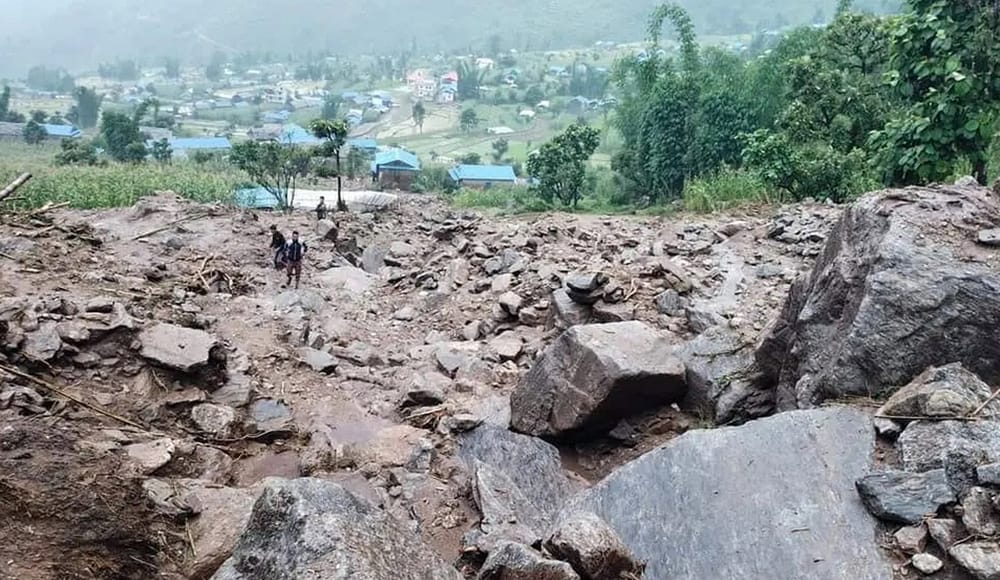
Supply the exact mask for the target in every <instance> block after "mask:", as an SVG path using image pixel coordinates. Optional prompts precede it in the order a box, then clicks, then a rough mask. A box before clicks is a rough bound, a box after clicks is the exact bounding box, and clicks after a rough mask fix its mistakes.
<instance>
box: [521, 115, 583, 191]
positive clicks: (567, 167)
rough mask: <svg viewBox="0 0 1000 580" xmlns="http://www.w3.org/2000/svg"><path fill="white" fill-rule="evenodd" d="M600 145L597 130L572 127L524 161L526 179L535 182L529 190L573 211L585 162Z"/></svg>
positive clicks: (581, 186) (581, 185) (581, 183)
mask: <svg viewBox="0 0 1000 580" xmlns="http://www.w3.org/2000/svg"><path fill="white" fill-rule="evenodd" d="M600 141H601V133H600V131H598V130H597V129H594V128H593V127H583V126H580V125H575V124H574V125H570V126H569V127H568V128H567V129H566V130H565V131H564V132H563V133H562V134H560V135H557V136H556V137H554V138H553V139H552V140H551V141H549V142H548V143H545V144H544V145H542V146H541V148H539V150H538V151H537V152H536V153H534V154H532V155H531V156H530V157H528V167H527V169H528V175H530V176H531V177H533V178H535V179H536V180H538V183H537V185H535V186H533V188H534V189H535V190H536V191H537V193H538V194H539V196H540V197H541V198H542V199H544V200H546V201H548V202H552V201H553V200H557V199H558V200H560V201H561V202H562V203H564V204H566V205H570V204H572V205H573V207H574V208H576V207H577V204H578V203H579V201H580V197H581V195H582V191H581V190H582V189H583V185H584V178H585V177H586V162H587V160H588V159H590V156H591V155H593V154H594V151H596V150H597V146H598V145H599V144H600Z"/></svg>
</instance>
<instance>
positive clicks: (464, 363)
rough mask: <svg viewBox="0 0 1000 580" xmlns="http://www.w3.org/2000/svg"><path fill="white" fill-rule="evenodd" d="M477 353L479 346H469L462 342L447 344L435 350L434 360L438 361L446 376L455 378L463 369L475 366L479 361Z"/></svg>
mask: <svg viewBox="0 0 1000 580" xmlns="http://www.w3.org/2000/svg"><path fill="white" fill-rule="evenodd" d="M476 351H478V345H475V344H473V345H471V347H470V345H468V344H467V343H461V342H445V343H442V344H440V345H438V346H437V348H435V350H434V358H435V360H437V364H438V368H440V369H441V370H442V371H443V372H444V373H445V374H446V375H448V376H449V377H451V378H455V376H456V375H457V374H458V372H459V371H460V370H462V369H468V368H470V367H472V366H474V364H475V361H476V360H477V357H476V354H475V353H476Z"/></svg>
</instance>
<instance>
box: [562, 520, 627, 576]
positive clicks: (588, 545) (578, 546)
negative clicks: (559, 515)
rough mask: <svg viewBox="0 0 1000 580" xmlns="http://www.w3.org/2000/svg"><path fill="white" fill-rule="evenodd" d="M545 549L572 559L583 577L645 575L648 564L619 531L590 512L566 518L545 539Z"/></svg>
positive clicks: (567, 560)
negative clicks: (637, 554) (624, 539)
mask: <svg viewBox="0 0 1000 580" xmlns="http://www.w3.org/2000/svg"><path fill="white" fill-rule="evenodd" d="M545 549H546V550H548V552H549V553H551V554H552V555H553V556H555V557H556V558H558V559H560V560H563V561H566V562H569V564H570V565H571V566H573V569H574V570H575V571H576V572H578V573H579V574H580V576H581V577H582V578H586V579H597V578H608V579H624V578H641V577H642V574H643V569H644V566H643V565H642V564H640V563H639V562H637V561H636V560H635V557H634V556H633V555H632V552H631V551H629V549H628V547H626V546H625V544H623V543H622V541H621V538H619V537H618V534H616V533H615V531H614V530H613V529H611V527H610V526H608V524H606V523H605V522H604V521H603V520H601V518H599V517H597V516H595V515H594V514H592V513H589V512H578V513H575V514H571V515H569V516H566V517H565V518H563V519H562V520H561V521H560V522H559V525H558V526H557V527H556V529H555V531H554V532H553V533H552V534H551V535H550V536H549V537H548V539H547V540H545Z"/></svg>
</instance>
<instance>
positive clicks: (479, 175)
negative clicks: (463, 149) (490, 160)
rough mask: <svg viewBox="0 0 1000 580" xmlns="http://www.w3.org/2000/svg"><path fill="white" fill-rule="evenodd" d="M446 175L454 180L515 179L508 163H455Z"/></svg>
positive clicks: (512, 169)
mask: <svg viewBox="0 0 1000 580" xmlns="http://www.w3.org/2000/svg"><path fill="white" fill-rule="evenodd" d="M448 175H450V176H451V178H452V179H453V180H455V181H463V180H471V181H516V180H517V176H516V175H514V168H513V167H511V166H510V165H456V166H455V167H452V168H451V171H449V172H448Z"/></svg>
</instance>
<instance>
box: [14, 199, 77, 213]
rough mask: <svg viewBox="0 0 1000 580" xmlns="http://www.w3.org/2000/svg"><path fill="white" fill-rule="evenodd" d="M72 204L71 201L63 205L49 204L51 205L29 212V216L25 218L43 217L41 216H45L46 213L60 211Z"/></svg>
mask: <svg viewBox="0 0 1000 580" xmlns="http://www.w3.org/2000/svg"><path fill="white" fill-rule="evenodd" d="M70 203H72V202H69V201H64V202H62V203H51V202H49V203H47V204H45V205H43V206H42V207H40V208H38V209H36V210H32V211H29V212H28V213H27V214H25V217H34V216H37V215H41V214H43V213H45V212H48V211H52V210H54V209H60V208H63V207H66V206H68V205H69V204H70Z"/></svg>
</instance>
